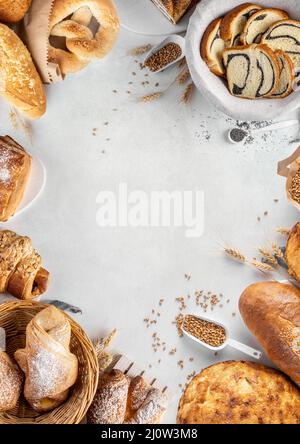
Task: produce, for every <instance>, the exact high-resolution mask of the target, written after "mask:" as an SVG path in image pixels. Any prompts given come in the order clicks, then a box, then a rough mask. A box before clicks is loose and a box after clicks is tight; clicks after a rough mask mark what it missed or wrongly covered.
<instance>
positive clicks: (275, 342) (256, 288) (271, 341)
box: [239, 282, 300, 414]
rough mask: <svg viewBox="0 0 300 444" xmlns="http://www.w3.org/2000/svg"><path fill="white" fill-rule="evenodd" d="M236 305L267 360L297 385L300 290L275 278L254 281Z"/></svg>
mask: <svg viewBox="0 0 300 444" xmlns="http://www.w3.org/2000/svg"><path fill="white" fill-rule="evenodd" d="M239 308H240V312H241V315H242V318H243V319H244V321H245V323H246V325H247V327H248V328H249V330H250V331H251V332H252V333H253V334H254V336H256V338H257V340H258V341H259V342H260V343H261V345H262V347H263V348H264V349H265V351H266V353H267V354H268V356H269V358H270V359H271V361H273V362H274V364H276V365H277V366H278V367H279V368H280V370H282V371H283V372H284V373H286V374H287V375H288V376H289V377H290V378H291V379H292V380H293V381H294V382H295V383H296V384H298V385H300V291H299V290H298V289H297V288H295V287H294V286H292V285H289V284H282V283H279V282H261V283H257V284H254V285H251V286H250V287H248V288H247V289H246V290H245V291H244V292H243V294H242V295H241V298H240V302H239ZM299 414H300V412H299Z"/></svg>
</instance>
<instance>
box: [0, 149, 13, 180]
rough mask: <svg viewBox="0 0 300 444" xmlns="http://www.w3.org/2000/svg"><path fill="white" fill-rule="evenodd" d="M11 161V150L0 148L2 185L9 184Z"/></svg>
mask: <svg viewBox="0 0 300 444" xmlns="http://www.w3.org/2000/svg"><path fill="white" fill-rule="evenodd" d="M11 161H12V152H11V151H10V150H9V149H7V148H4V147H1V149H0V182H1V184H2V185H5V184H9V183H10V181H11V173H10V169H9V166H10V163H11Z"/></svg>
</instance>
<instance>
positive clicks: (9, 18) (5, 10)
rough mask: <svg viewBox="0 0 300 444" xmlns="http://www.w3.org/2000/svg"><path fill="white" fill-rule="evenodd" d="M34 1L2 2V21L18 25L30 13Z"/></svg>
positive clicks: (0, 16)
mask: <svg viewBox="0 0 300 444" xmlns="http://www.w3.org/2000/svg"><path fill="white" fill-rule="evenodd" d="M31 1H32V0H0V21H1V22H8V23H17V22H19V21H20V20H22V18H23V17H24V15H25V14H26V12H27V11H28V9H29V7H30V5H31Z"/></svg>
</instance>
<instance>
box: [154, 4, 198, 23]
mask: <svg viewBox="0 0 300 444" xmlns="http://www.w3.org/2000/svg"><path fill="white" fill-rule="evenodd" d="M152 2H153V3H154V4H155V5H156V6H157V7H158V8H159V9H160V11H161V12H162V13H163V14H164V15H165V16H166V17H167V18H168V19H169V20H171V22H173V23H177V22H179V20H180V19H181V17H182V16H183V15H184V14H185V13H186V11H187V10H188V8H189V7H190V6H191V4H192V3H193V0H152Z"/></svg>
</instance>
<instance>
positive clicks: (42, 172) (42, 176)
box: [15, 156, 47, 216]
mask: <svg viewBox="0 0 300 444" xmlns="http://www.w3.org/2000/svg"><path fill="white" fill-rule="evenodd" d="M46 178H47V174H46V168H45V166H44V164H43V162H42V161H41V160H40V159H39V158H38V157H34V156H32V164H31V173H30V177H29V181H28V184H27V187H26V190H25V193H24V196H23V199H22V201H21V204H20V205H19V207H18V209H17V211H16V213H15V216H17V215H19V214H21V213H23V211H25V210H27V209H28V208H29V207H30V206H31V205H32V204H33V203H34V202H35V201H36V200H37V199H38V197H39V196H40V195H41V194H42V192H43V190H44V188H45V185H46Z"/></svg>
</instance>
